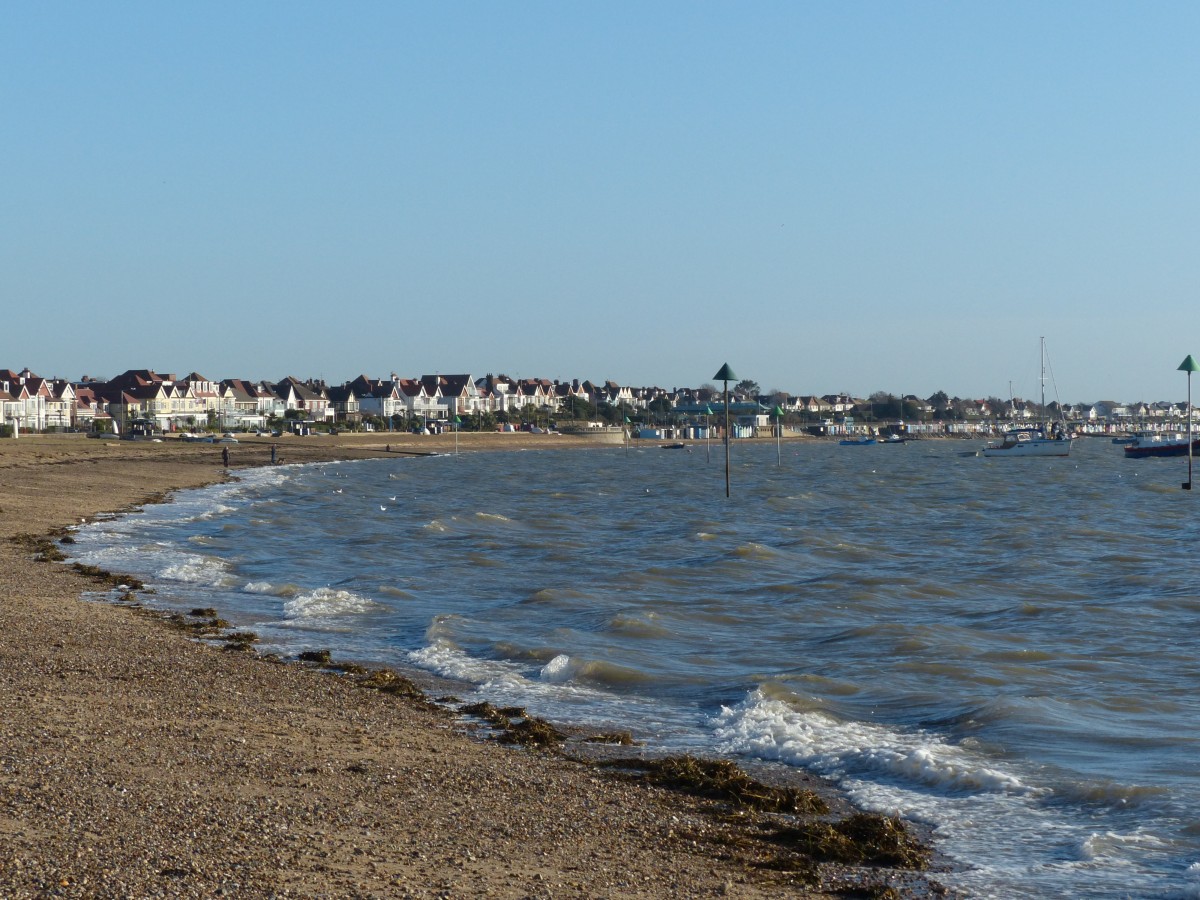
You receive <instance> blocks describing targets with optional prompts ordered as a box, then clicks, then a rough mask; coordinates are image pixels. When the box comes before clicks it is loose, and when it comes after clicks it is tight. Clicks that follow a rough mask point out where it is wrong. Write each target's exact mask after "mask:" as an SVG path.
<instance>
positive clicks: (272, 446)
mask: <svg viewBox="0 0 1200 900" xmlns="http://www.w3.org/2000/svg"><path fill="white" fill-rule="evenodd" d="M278 448H279V445H278V444H272V445H271V465H275V451H276V450H277V449H278Z"/></svg>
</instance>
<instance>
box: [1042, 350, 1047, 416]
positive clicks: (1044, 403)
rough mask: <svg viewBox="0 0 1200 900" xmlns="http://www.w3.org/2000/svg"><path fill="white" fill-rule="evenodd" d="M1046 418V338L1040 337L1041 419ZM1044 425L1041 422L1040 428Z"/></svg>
mask: <svg viewBox="0 0 1200 900" xmlns="http://www.w3.org/2000/svg"><path fill="white" fill-rule="evenodd" d="M1045 418H1046V338H1045V337H1044V336H1043V337H1042V419H1045ZM1045 427H1046V425H1045V424H1043V425H1042V428H1045Z"/></svg>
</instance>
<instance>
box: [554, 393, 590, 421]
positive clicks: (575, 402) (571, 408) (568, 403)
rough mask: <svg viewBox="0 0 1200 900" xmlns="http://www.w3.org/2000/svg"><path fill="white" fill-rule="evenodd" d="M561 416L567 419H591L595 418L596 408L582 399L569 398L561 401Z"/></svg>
mask: <svg viewBox="0 0 1200 900" xmlns="http://www.w3.org/2000/svg"><path fill="white" fill-rule="evenodd" d="M562 415H563V416H564V417H565V418H568V419H591V418H594V417H595V416H596V407H595V406H593V405H592V404H591V403H589V402H588V401H587V400H584V399H583V398H582V397H575V396H570V397H567V399H566V400H564V401H563V404H562Z"/></svg>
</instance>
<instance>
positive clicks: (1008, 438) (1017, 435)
mask: <svg viewBox="0 0 1200 900" xmlns="http://www.w3.org/2000/svg"><path fill="white" fill-rule="evenodd" d="M1071 443H1072V441H1071V439H1070V438H1068V437H1066V436H1065V435H1064V434H1063V433H1062V432H1061V431H1057V432H1056V431H1051V433H1050V434H1047V433H1046V431H1045V430H1044V429H1043V428H1042V427H1041V426H1036V427H1031V428H1014V429H1013V430H1011V431H1006V432H1005V433H1004V437H1003V438H1002V439H1001V440H998V441H989V442H988V444H987V446H985V447H984V448H983V455H984V456H1070V455H1071Z"/></svg>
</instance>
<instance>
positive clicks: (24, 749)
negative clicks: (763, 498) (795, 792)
mask: <svg viewBox="0 0 1200 900" xmlns="http://www.w3.org/2000/svg"><path fill="white" fill-rule="evenodd" d="M454 441H455V439H454V436H453V435H441V436H423V437H418V436H400V437H397V436H395V435H346V436H339V437H327V436H322V437H308V438H296V437H285V438H280V439H278V440H272V439H270V438H251V439H243V440H242V441H241V442H239V443H238V444H235V445H230V446H229V450H230V455H231V459H230V462H231V466H232V468H233V470H234V472H233V474H234V476H236V469H237V468H239V467H242V466H253V465H265V464H268V463H269V461H270V452H271V445H272V444H273V443H274V444H277V445H278V453H277V456H278V459H279V460H280V461H282V462H285V463H299V462H317V461H323V460H330V459H347V458H369V457H378V456H380V455H384V454H388V453H426V452H439V451H440V452H446V451H451V452H452V451H453V449H454ZM579 446H586V444H585V442H584V441H582V440H580V439H575V438H570V437H565V436H548V435H526V434H511V435H509V434H488V435H473V434H463V435H461V436H460V437H459V449H460V450H461V452H477V451H480V450H488V451H498V450H503V449H518V448H531V447H532V448H541V447H556V448H559V449H567V448H570V447H579ZM610 452H611V451H610ZM225 477H227V474H226V471H225V470H224V468H223V467H222V465H221V447H220V446H217V445H211V444H199V443H196V444H193V443H182V442H179V441H176V440H170V439H169V440H166V441H164V442H163V443H150V442H117V441H112V440H109V441H105V440H97V439H86V438H83V437H79V436H69V435H64V436H46V437H40V436H22V437H21V438H20V439H19V440H6V441H0V538H3V540H0V561H2V568H0V571H2V572H3V578H0V710H3V712H2V713H0V896H3V897H14V898H20V897H45V896H66V897H159V896H161V897H212V896H244V897H266V896H272V897H283V896H289V897H290V896H295V897H483V896H486V897H512V898H523V897H708V896H726V897H747V898H751V897H779V896H795V897H826V896H847V895H849V896H861V897H902V896H904V897H907V896H929V895H933V894H938V893H939V892H940V888H939V887H938V886H937V885H936V884H933V883H931V882H928V881H926V880H925V879H924V878H923V877H922V876H921V875H919V874H915V873H903V872H897V871H894V870H891V869H888V868H886V867H884V868H881V867H877V866H874V865H848V864H844V863H830V862H820V861H815V862H814V861H809V862H805V861H804V860H805V858H804V857H803V854H799V852H798V851H797V849H796V848H795V846H791V847H789V848H787V849H786V850H785V849H782V848H781V845H780V843H779V842H778V841H777V840H767V839H766V837H765V836H766V835H768V834H774V832H772V831H771V830H770V828H768V824H769V823H768V819H767V818H765V817H764V816H765V814H759V813H751V812H748V811H746V810H744V809H742V808H741V807H740V806H738V805H731V804H730V803H729V802H727V801H723V800H720V799H711V798H703V797H696V796H692V795H689V794H687V793H683V792H680V791H677V790H670V789H666V788H661V787H651V786H647V785H645V784H642V783H634V782H632V781H630V780H628V779H627V778H622V777H619V776H618V775H617V774H614V773H613V772H611V771H610V770H608V769H601V768H597V767H596V766H594V765H590V764H588V763H585V762H581V761H578V760H576V759H573V758H570V756H569V755H565V754H563V753H561V752H558V751H554V750H541V749H529V748H522V747H512V746H504V745H501V744H500V743H498V742H496V741H495V740H488V739H486V738H485V736H484V732H485V730H484V729H481V728H479V727H472V726H471V725H470V723H469V722H467V721H465V720H464V718H463V717H462V716H461V715H457V714H455V712H454V711H453V710H452V709H450V708H448V706H447V705H446V704H440V705H435V704H432V703H429V702H426V701H425V700H423V699H422V698H411V697H403V696H397V695H394V694H391V693H388V692H386V691H381V690H370V689H366V688H364V686H363V685H362V684H361V681H362V679H361V678H360V677H352V676H351V675H350V674H347V673H344V672H343V673H337V672H334V671H331V670H330V669H328V668H323V667H320V666H317V665H305V664H302V663H299V662H295V661H291V662H285V661H278V660H271V659H267V658H263V657H261V656H258V655H256V654H254V653H253V652H252V651H251V652H246V651H231V650H229V649H227V648H226V647H223V646H222V645H221V644H220V643H219V642H203V641H198V640H195V639H193V638H192V637H191V636H190V635H189V634H188V633H186V632H185V631H183V630H180V629H179V628H178V627H172V626H171V624H170V622H169V621H168V620H167V619H165V618H164V617H163V616H161V615H159V614H149V613H148V612H146V611H145V610H142V609H140V608H139V606H138V604H137V602H136V593H137V591H136V590H134V591H133V592H132V594H133V595H134V596H130V597H128V598H127V600H126V601H125V602H118V603H111V602H92V601H88V600H84V599H81V594H83V593H84V592H87V591H95V590H97V589H98V586H97V583H96V581H95V580H94V578H91V577H88V576H87V575H86V574H84V573H81V572H78V571H76V570H75V569H73V568H71V567H70V566H67V565H63V564H59V563H53V562H45V561H41V560H40V559H39V556H40V555H41V553H42V552H44V551H45V549H46V547H47V544H46V542H44V541H43V542H42V543H40V544H39V543H38V542H37V540H36V538H37V537H39V536H41V537H44V536H47V535H49V536H51V537H52V539H54V540H59V539H61V538H62V536H63V534H64V532H63V529H65V528H68V527H70V526H72V525H74V524H78V523H79V522H80V521H81V520H84V519H86V518H88V517H91V516H96V515H100V514H104V513H108V512H115V511H121V510H128V509H130V508H134V507H136V506H137V505H139V504H142V503H145V502H147V501H151V500H155V499H162V498H164V497H166V496H168V495H169V493H170V492H171V491H174V490H178V489H182V488H187V487H194V486H199V485H202V484H206V483H211V482H213V481H215V480H218V479H221V478H225ZM66 549H69V548H66ZM184 612H185V613H186V612H187V611H184ZM217 612H218V613H219V611H217ZM806 784H807V785H808V786H810V787H812V788H813V789H816V790H817V791H818V793H820V794H821V795H822V796H825V797H827V798H828V802H829V803H830V804H831V805H832V808H833V812H832V813H831V815H830V818H836V817H844V816H845V815H846V814H847V813H849V812H850V810H848V809H846V808H845V807H844V805H842V804H840V802H839V800H838V798H837V797H836V796H835V795H832V794H831V793H830V792H829V790H828V788H827V787H825V786H822V785H820V784H818V783H817V782H815V781H813V782H806ZM849 889H853V890H855V891H857V892H856V893H850V894H847V893H845V891H847V890H849Z"/></svg>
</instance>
